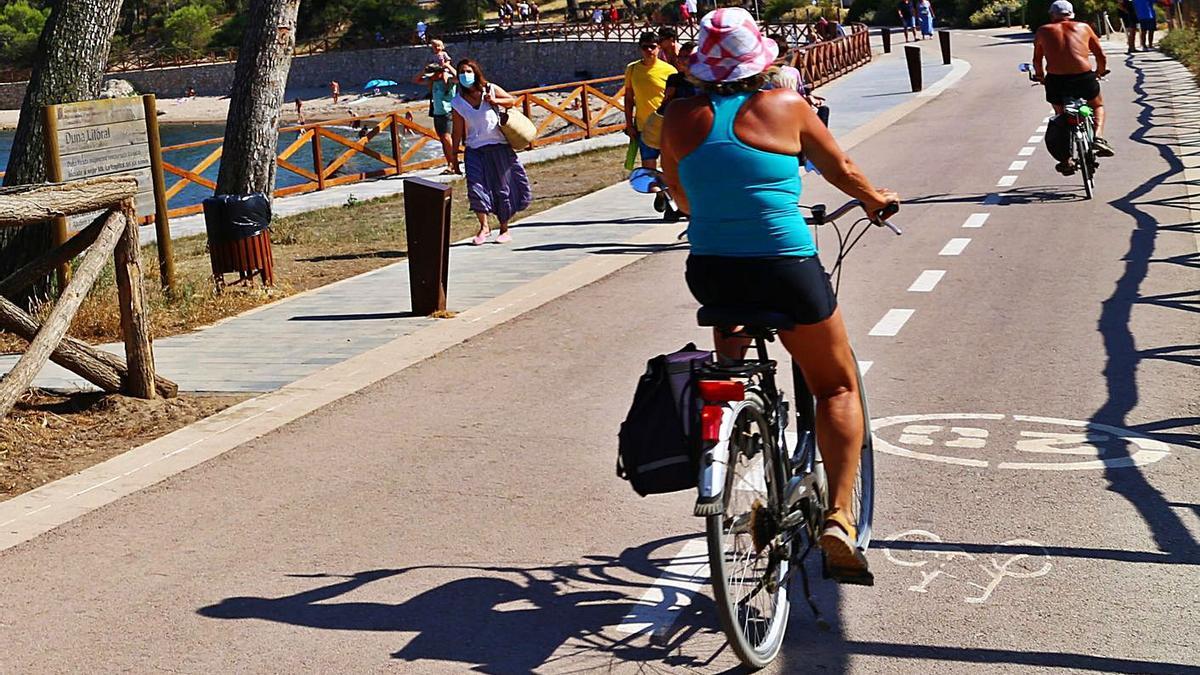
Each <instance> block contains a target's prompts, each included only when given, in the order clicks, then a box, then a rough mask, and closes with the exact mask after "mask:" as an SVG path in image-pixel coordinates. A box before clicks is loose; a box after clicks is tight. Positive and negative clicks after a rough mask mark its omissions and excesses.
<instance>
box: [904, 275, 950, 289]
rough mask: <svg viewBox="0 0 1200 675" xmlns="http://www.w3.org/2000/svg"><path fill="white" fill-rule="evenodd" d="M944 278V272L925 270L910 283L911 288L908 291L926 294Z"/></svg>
mask: <svg viewBox="0 0 1200 675" xmlns="http://www.w3.org/2000/svg"><path fill="white" fill-rule="evenodd" d="M944 276H946V270H925V271H924V272H921V275H920V276H918V277H917V280H916V281H914V282H912V286H909V287H908V290H910V291H912V292H913V293H928V292H929V291H932V290H933V288H934V286H937V285H938V282H939V281H941V280H942V277H944Z"/></svg>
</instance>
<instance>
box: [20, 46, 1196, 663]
mask: <svg viewBox="0 0 1200 675" xmlns="http://www.w3.org/2000/svg"><path fill="white" fill-rule="evenodd" d="M958 44H959V53H960V55H962V56H963V57H964V58H967V59H969V60H970V61H971V62H972V66H973V67H972V70H971V72H970V74H969V75H968V76H967V77H966V79H964V80H963V82H962V83H960V85H959V86H958V87H957V88H955V89H953V90H950V91H948V92H947V93H946V94H944V95H943V96H941V97H939V98H938V99H936V100H934V101H933V102H931V103H929V104H928V105H926V106H924V107H922V108H920V109H919V110H917V111H916V112H914V113H912V114H911V115H909V116H908V117H906V118H904V119H903V120H901V121H900V122H898V123H896V124H895V125H893V126H892V127H891V128H890V129H889V130H888V131H887V132H886V133H884V134H881V135H878V136H875V137H873V138H871V139H869V140H868V141H866V142H864V143H863V144H861V145H860V146H858V147H857V148H856V150H855V153H854V154H855V156H856V158H857V159H858V160H859V161H860V163H862V164H863V165H864V166H865V167H866V168H867V170H868V172H869V173H870V174H871V175H872V176H876V177H878V179H879V181H880V182H882V183H885V184H887V185H889V186H891V187H894V188H896V189H898V190H899V191H900V192H901V193H902V194H904V195H905V196H907V197H908V205H907V206H906V207H905V210H904V212H903V218H902V219H901V222H902V223H903V224H904V225H906V226H907V232H906V234H905V236H904V237H900V238H895V237H892V236H891V235H888V234H887V233H886V232H882V231H880V232H875V233H872V236H870V237H868V238H867V240H865V241H864V243H863V244H862V248H861V250H857V251H856V252H855V254H854V256H853V257H852V258H851V260H850V262H849V265H848V268H847V272H846V276H845V278H844V279H843V283H842V289H841V298H842V301H843V306H844V311H845V312H846V316H847V320H848V324H849V328H850V332H851V336H852V339H853V340H854V342H855V345H856V347H857V350H858V352H859V356H860V358H862V359H864V360H866V361H870V362H871V364H872V365H871V368H870V370H869V373H868V375H867V378H866V381H867V386H868V388H869V391H870V393H871V402H872V405H873V410H872V412H873V415H874V417H875V418H876V428H877V433H878V435H879V437H880V438H881V440H882V441H884V442H886V443H887V444H889V446H890V448H891V453H890V454H889V453H883V452H881V453H880V455H879V457H878V464H879V467H878V476H879V478H880V480H881V484H880V494H879V496H878V501H877V508H878V516H877V521H876V532H877V534H878V540H877V543H878V545H877V546H876V547H875V548H876V550H874V551H873V552H872V553H871V554H870V555H871V559H872V562H873V565H874V568H875V570H876V579H877V583H876V586H875V587H874V588H870V589H863V588H848V589H839V588H833V587H830V586H827V585H821V586H820V588H819V592H818V596H819V604H820V606H821V607H822V609H823V611H824V612H825V614H826V615H827V617H828V618H829V620H830V623H831V624H832V628H831V630H830V631H828V632H820V631H818V630H817V629H816V628H815V624H814V622H813V620H812V619H811V617H810V616H808V615H807V614H806V612H805V611H803V608H802V607H798V608H797V611H796V612H795V614H794V616H793V619H792V622H791V626H790V629H789V634H788V640H787V643H786V645H785V649H784V653H783V655H782V657H781V659H780V661H779V662H778V664H777V667H776V668H775V669H774V670H775V671H776V672H807V671H810V670H820V671H828V672H856V673H857V672H887V673H894V672H922V673H928V672H947V673H950V672H967V671H970V672H975V671H981V672H1010V671H1012V672H1016V671H1025V672H1040V671H1045V670H1050V669H1055V668H1061V669H1072V670H1076V671H1101V672H1200V652H1198V650H1197V648H1196V635H1197V632H1198V630H1197V629H1198V627H1200V609H1198V608H1200V602H1198V601H1200V597H1198V593H1200V590H1198V588H1200V584H1198V583H1197V581H1198V580H1200V574H1198V572H1197V570H1198V566H1200V545H1198V544H1197V541H1198V539H1200V508H1198V507H1197V505H1196V494H1197V492H1196V487H1195V486H1196V484H1197V481H1198V479H1200V459H1198V457H1197V451H1198V450H1200V429H1198V428H1197V420H1198V419H1200V404H1198V402H1197V396H1196V392H1197V391H1200V374H1198V371H1197V358H1196V357H1197V351H1198V350H1200V346H1197V344H1196V342H1197V340H1196V338H1197V335H1198V334H1200V331H1198V330H1197V327H1198V324H1200V322H1198V321H1197V316H1196V311H1197V304H1196V290H1195V289H1196V288H1200V283H1198V282H1200V270H1198V268H1197V264H1196V260H1197V247H1196V246H1197V239H1196V237H1197V231H1196V225H1195V219H1194V218H1192V217H1191V215H1190V211H1189V210H1188V208H1187V204H1188V202H1187V189H1188V187H1189V185H1188V184H1187V182H1188V181H1190V180H1192V174H1191V172H1185V168H1186V166H1192V165H1193V164H1192V160H1191V159H1190V158H1189V157H1186V156H1184V155H1185V154H1190V152H1189V153H1183V154H1181V153H1179V152H1178V150H1177V148H1176V145H1175V144H1176V142H1177V140H1178V138H1177V134H1176V129H1175V128H1174V127H1172V126H1168V125H1174V124H1179V125H1188V126H1187V128H1186V129H1185V136H1184V139H1183V143H1184V144H1185V147H1191V146H1194V145H1195V144H1196V143H1197V142H1200V140H1198V139H1197V136H1198V134H1197V133H1196V129H1195V128H1194V126H1192V125H1193V123H1192V122H1189V121H1188V120H1194V110H1195V103H1194V101H1195V100H1196V97H1195V93H1194V92H1191V93H1185V94H1184V95H1183V96H1182V97H1181V98H1180V100H1179V101H1178V103H1179V105H1178V106H1175V107H1172V96H1171V93H1172V89H1173V88H1174V87H1177V86H1182V85H1180V84H1178V83H1181V82H1186V78H1183V77H1182V76H1181V74H1180V73H1179V72H1178V71H1177V70H1171V69H1170V65H1169V64H1168V63H1166V62H1165V61H1164V60H1163V59H1162V57H1160V56H1158V55H1156V54H1144V55H1143V54H1139V55H1136V56H1135V57H1134V58H1133V59H1132V60H1131V61H1130V62H1129V63H1128V64H1122V63H1120V62H1118V63H1116V64H1115V66H1116V67H1115V68H1114V70H1115V71H1116V72H1115V74H1114V75H1113V77H1112V78H1111V79H1110V81H1109V82H1108V83H1106V85H1105V88H1106V93H1107V95H1108V100H1109V102H1110V110H1111V112H1110V115H1111V120H1112V121H1111V127H1110V131H1109V134H1108V136H1109V138H1110V139H1112V140H1113V141H1114V145H1115V146H1116V147H1117V149H1118V151H1119V152H1120V155H1121V156H1120V158H1119V161H1117V160H1113V161H1107V162H1105V164H1104V166H1103V168H1102V171H1101V175H1100V178H1099V187H1098V190H1099V192H1098V197H1097V199H1096V200H1094V201H1092V202H1083V201H1081V200H1080V199H1079V192H1080V187H1079V186H1077V185H1076V183H1075V182H1074V179H1064V178H1062V177H1060V176H1058V175H1057V174H1055V173H1054V172H1053V170H1052V168H1051V165H1050V161H1049V160H1048V158H1047V157H1046V156H1045V154H1044V153H1043V151H1042V150H1041V149H1040V148H1037V145H1038V144H1037V143H1036V141H1032V140H1031V137H1032V136H1034V135H1039V134H1038V132H1037V131H1036V130H1037V128H1038V127H1039V126H1040V125H1041V124H1042V121H1043V118H1044V116H1045V113H1046V111H1045V106H1044V105H1043V104H1041V103H1039V98H1038V97H1039V95H1040V90H1035V89H1031V88H1029V87H1028V86H1027V85H1026V84H1025V83H1023V82H1021V80H1020V77H1019V75H1018V74H1017V73H1016V68H1015V64H1016V63H1017V62H1018V61H1020V60H1024V59H1025V58H1026V57H1027V55H1028V52H1029V47H1028V45H1027V44H1022V43H1019V42H1017V41H1015V40H1014V39H1013V38H1006V37H994V36H993V35H971V36H962V37H960V38H959V39H958ZM1025 147H1035V151H1034V152H1033V153H1032V154H1031V155H1029V156H1021V155H1019V153H1020V151H1021V150H1022V148H1025ZM1014 162H1027V164H1026V165H1025V166H1024V167H1023V168H1020V169H1018V168H1017V167H1018V166H1019V165H1017V164H1013V163H1014ZM1185 164H1186V166H1185ZM1004 176H1015V178H1014V179H1013V184H1012V185H1011V186H1007V187H998V186H997V183H998V182H999V181H1001V180H1002V179H1003V177H1004ZM806 189H807V190H808V195H807V196H806V200H813V201H815V200H817V199H823V200H827V201H829V202H831V203H834V202H835V201H836V196H835V195H833V194H832V193H831V191H830V190H829V189H827V188H826V187H824V186H822V185H820V184H819V181H809V183H808V186H807V187H806ZM976 214H986V219H985V218H984V217H983V216H981V215H978V216H977V215H976ZM981 221H982V222H981ZM964 225H979V227H964ZM963 240H969V241H963ZM826 242H828V240H827V239H826ZM826 248H828V245H827V246H826ZM684 256H685V252H683V251H679V250H675V251H668V252H663V253H659V254H656V255H654V256H651V257H648V258H646V259H644V260H643V261H641V262H639V263H637V264H635V265H633V266H631V267H629V268H627V269H625V270H623V271H621V272H619V273H617V274H614V275H612V276H610V277H608V278H606V279H604V280H602V281H601V282H598V283H596V284H593V285H591V286H588V287H585V288H583V289H580V290H579V291H577V292H575V293H572V294H570V295H568V296H565V297H563V298H561V299H560V300H558V301H555V302H553V303H551V304H549V305H546V306H544V307H542V308H540V309H538V310H536V311H534V312H531V313H529V314H527V315H525V316H523V317H521V318H519V319H517V320H515V321H512V322H510V323H508V324H506V325H504V326H501V327H499V328H497V329H495V330H493V331H490V332H488V333H485V334H484V335H482V336H480V337H478V338H476V339H473V340H471V341H469V342H468V343H466V344H464V345H462V346H461V347H457V348H454V349H452V350H449V351H447V352H444V353H443V354H441V355H439V356H437V357H435V358H432V359H430V360H428V361H426V362H423V363H421V364H419V365H417V366H414V367H412V368H409V369H407V370H405V371H403V372H401V373H400V374H398V375H396V376H394V377H391V378H388V379H386V380H384V381H382V382H380V383H378V384H376V385H373V386H372V387H370V388H368V389H367V390H364V391H362V392H360V393H358V394H355V395H352V396H350V397H347V398H345V399H343V400H341V401H339V402H337V403H335V404H333V405H330V406H328V407H327V408H325V409H322V410H320V411H318V412H316V413H314V414H312V415H310V416H308V417H306V418H303V419H301V420H299V421H297V422H295V423H293V424H291V425H289V426H287V427H285V428H283V429H280V430H279V431H277V432H274V433H272V434H270V435H268V436H266V437H264V438H262V439H259V440H258V441H255V442H253V443H250V444H247V445H246V446H243V447H242V448H240V449H238V450H236V451H233V452H230V453H228V454H226V455H223V456H221V457H220V458H219V459H216V460H213V461H211V462H208V463H207V464H204V465H202V466H200V467H198V468H196V469H194V470H192V471H189V472H187V473H185V474H182V475H181V476H178V477H176V478H174V479H171V480H168V481H166V482H164V483H162V484H160V485H159V486H156V487H154V488H150V489H147V490H145V491H143V492H141V493H138V494H136V495H134V496H131V497H129V498H126V499H124V500H122V501H120V502H118V503H116V504H114V505H112V506H110V507H107V508H104V509H101V510H99V511H96V512H94V513H91V514H89V515H87V516H84V517H82V518H80V519H78V520H76V521H74V522H72V523H70V524H68V525H66V526H63V527H61V528H59V529H58V530H56V531H54V532H52V533H50V534H48V535H45V536H43V537H40V538H39V539H36V540H34V541H32V542H29V543H27V544H24V545H21V546H19V547H17V548H14V549H11V550H8V551H6V552H4V553H0V585H2V586H3V587H4V588H5V591H4V593H3V594H2V595H0V639H2V640H3V644H4V645H5V650H4V652H3V654H0V671H3V672H63V671H81V670H85V669H86V670H90V671H96V670H101V671H121V670H128V671H136V672H146V671H152V670H171V671H181V672H200V671H207V672H233V671H240V672H301V671H304V672H366V671H371V672H374V671H386V670H393V671H398V672H413V673H440V672H447V673H452V672H464V671H467V670H474V671H477V672H485V673H524V672H532V671H536V672H596V671H598V672H607V671H615V672H702V673H713V672H725V671H727V670H729V669H731V668H733V667H734V666H735V665H736V663H735V661H734V659H733V657H732V656H731V655H730V653H729V651H728V650H727V649H724V648H723V644H724V639H723V637H722V636H721V635H720V634H719V632H718V631H717V629H716V618H715V613H714V611H713V608H712V603H711V600H710V597H709V594H708V590H707V588H705V587H704V585H703V579H702V578H701V577H699V576H698V575H699V574H701V573H702V560H701V558H702V556H697V555H696V553H697V551H698V550H699V551H702V550H703V549H702V548H701V549H698V548H697V546H696V544H695V543H693V542H695V541H696V540H697V539H696V537H697V534H698V531H699V529H698V525H699V523H698V522H697V521H696V520H695V519H694V518H692V517H691V516H690V507H691V497H690V496H689V495H674V496H668V497H660V498H654V499H638V498H636V497H634V496H633V495H632V492H631V491H629V490H628V488H627V487H626V486H625V485H624V484H622V483H621V482H620V481H618V480H617V479H616V478H615V477H614V476H613V454H614V448H615V431H616V425H617V422H618V421H619V419H620V418H621V417H622V415H623V414H624V408H625V406H626V405H627V403H628V399H629V396H630V394H631V392H632V387H633V383H634V381H635V379H636V377H637V375H638V373H639V372H640V370H641V366H642V363H641V362H642V360H643V359H644V358H645V357H647V356H649V355H652V354H655V353H658V352H661V351H664V350H669V349H673V348H675V347H678V346H679V345H680V344H682V343H683V342H685V341H687V340H689V339H696V340H700V339H702V338H703V337H704V333H703V331H702V330H700V329H697V328H693V327H692V316H693V312H694V309H695V305H694V302H693V301H692V300H691V298H690V297H689V296H688V295H687V292H686V289H685V288H684V286H683V284H682V279H681V268H682V264H683V259H684ZM926 271H933V272H936V271H944V272H945V274H944V275H943V276H941V277H940V279H939V280H938V282H937V283H936V285H934V286H933V288H932V290H928V291H913V290H908V289H910V287H911V286H912V285H913V284H914V281H915V280H916V279H918V278H919V277H922V276H923V277H924V279H925V284H924V286H929V285H930V283H931V281H932V279H933V278H934V277H936V276H937V275H936V274H924V273H925V272H926ZM895 310H911V315H909V314H908V313H907V312H903V313H897V312H896V311H895ZM889 316H890V317H893V319H892V320H890V321H882V322H881V319H884V318H885V317H889ZM905 316H907V319H906V320H905V321H903V323H902V325H900V324H901V322H900V320H899V318H895V317H905ZM881 324H882V325H881ZM889 325H890V327H891V329H890V330H889ZM892 332H894V333H895V334H894V335H885V333H892ZM871 333H876V334H875V335H872V334H871ZM904 416H917V417H904ZM1088 425H1090V426H1088ZM1123 430H1130V431H1132V432H1134V433H1137V434H1148V435H1149V436H1151V437H1153V438H1152V439H1150V440H1147V439H1146V438H1144V437H1142V436H1140V435H1138V436H1136V437H1134V438H1132V439H1131V438H1129V437H1128V436H1127V435H1126V436H1122V434H1128V433H1129V432H1126V431H1123ZM882 445H883V444H882V443H881V446H882ZM1098 452H1099V454H1097V453H1098ZM915 453H922V454H920V455H918V454H915ZM1079 462H1083V463H1085V464H1083V465H1082V466H1079V465H1074V466H1073V464H1075V463H1079ZM1087 462H1091V464H1087ZM1135 462H1147V463H1146V464H1144V465H1142V466H1135V467H1124V468H1122V466H1121V465H1122V464H1129V463H1135ZM1093 465H1095V466H1093ZM667 626H672V627H673V628H671V629H667V630H664V629H665V628H666V627H667ZM655 630H660V631H663V633H662V639H663V640H664V641H665V642H666V644H665V645H662V644H655V643H654V641H652V640H651V638H650V635H649V631H655ZM639 631H641V632H639Z"/></svg>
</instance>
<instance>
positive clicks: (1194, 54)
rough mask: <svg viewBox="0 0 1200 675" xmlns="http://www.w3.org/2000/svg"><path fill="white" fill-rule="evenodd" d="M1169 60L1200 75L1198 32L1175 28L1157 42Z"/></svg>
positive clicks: (1193, 29) (1192, 29) (1199, 37)
mask: <svg viewBox="0 0 1200 675" xmlns="http://www.w3.org/2000/svg"><path fill="white" fill-rule="evenodd" d="M1158 46H1159V47H1161V48H1162V50H1163V51H1164V52H1166V53H1167V55H1168V56H1170V57H1171V58H1173V59H1175V60H1177V61H1179V62H1180V63H1182V64H1183V65H1185V66H1187V67H1188V68H1191V69H1192V70H1193V71H1194V72H1198V73H1200V32H1198V31H1197V30H1196V29H1195V28H1175V29H1172V30H1171V31H1170V32H1169V33H1167V35H1166V37H1164V38H1163V39H1162V40H1160V41H1159V43H1158Z"/></svg>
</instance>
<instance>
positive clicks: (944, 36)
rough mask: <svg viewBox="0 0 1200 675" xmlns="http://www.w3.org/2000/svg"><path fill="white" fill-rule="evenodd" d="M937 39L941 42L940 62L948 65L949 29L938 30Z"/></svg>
mask: <svg viewBox="0 0 1200 675" xmlns="http://www.w3.org/2000/svg"><path fill="white" fill-rule="evenodd" d="M938 40H939V41H941V43H942V63H943V64H944V65H947V66H948V65H950V31H948V30H939V31H938Z"/></svg>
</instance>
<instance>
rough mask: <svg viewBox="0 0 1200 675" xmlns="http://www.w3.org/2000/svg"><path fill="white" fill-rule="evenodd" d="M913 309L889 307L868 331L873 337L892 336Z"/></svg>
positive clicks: (898, 330) (897, 331)
mask: <svg viewBox="0 0 1200 675" xmlns="http://www.w3.org/2000/svg"><path fill="white" fill-rule="evenodd" d="M915 311H917V310H915V309H889V310H888V312H887V314H884V315H883V318H882V319H880V320H879V323H877V324H875V327H874V328H872V329H871V332H870V333H867V335H871V336H874V337H894V336H895V335H896V334H897V333H899V332H900V329H901V328H903V327H904V324H905V322H907V321H908V319H909V317H911V316H912V315H913V312H915Z"/></svg>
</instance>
